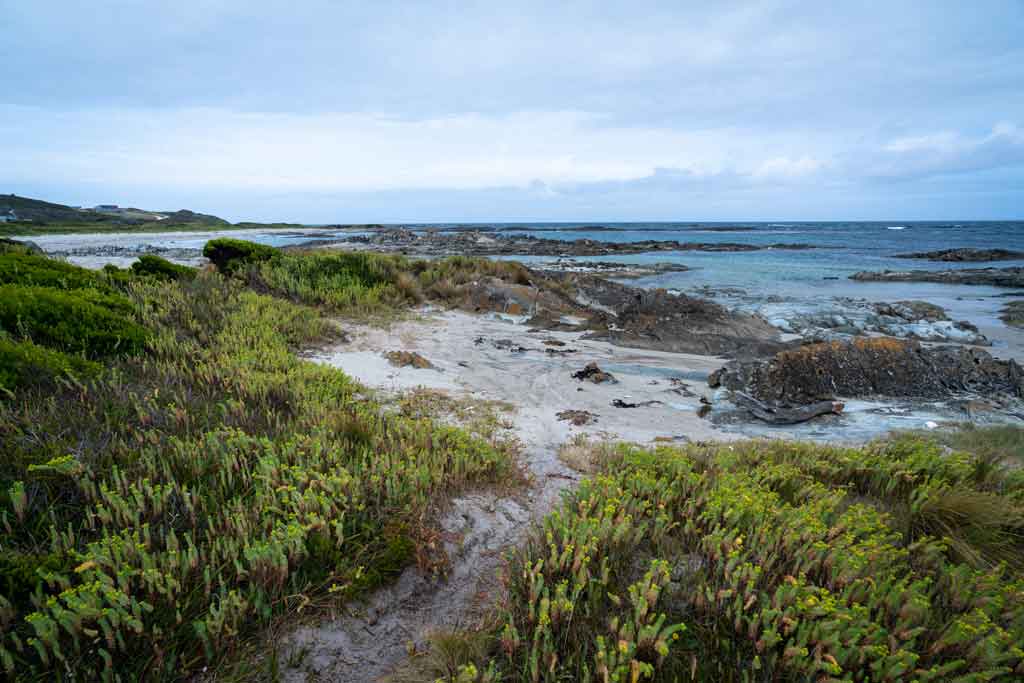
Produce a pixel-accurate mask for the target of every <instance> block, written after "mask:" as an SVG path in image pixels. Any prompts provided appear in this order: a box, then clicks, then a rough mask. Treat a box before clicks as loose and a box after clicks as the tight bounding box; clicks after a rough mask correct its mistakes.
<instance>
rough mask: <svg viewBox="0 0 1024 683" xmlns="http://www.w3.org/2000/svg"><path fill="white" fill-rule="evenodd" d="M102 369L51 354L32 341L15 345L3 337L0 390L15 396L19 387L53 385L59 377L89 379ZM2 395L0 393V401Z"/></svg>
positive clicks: (53, 352)
mask: <svg viewBox="0 0 1024 683" xmlns="http://www.w3.org/2000/svg"><path fill="white" fill-rule="evenodd" d="M98 371H99V365H97V364H96V363H93V362H90V361H87V360H85V359H83V358H80V357H78V356H72V355H69V354H66V353H61V352H59V351H52V350H50V349H47V348H44V347H42V346H38V345H36V344H33V343H32V342H30V341H15V340H14V339H11V338H10V337H9V336H7V335H0V389H2V390H7V391H8V392H12V391H14V390H15V389H17V388H20V387H27V386H31V385H35V384H42V383H46V382H51V381H53V380H54V379H56V378H57V377H76V378H86V377H89V376H92V375H95V374H97V372H98ZM2 398H3V392H0V399H2Z"/></svg>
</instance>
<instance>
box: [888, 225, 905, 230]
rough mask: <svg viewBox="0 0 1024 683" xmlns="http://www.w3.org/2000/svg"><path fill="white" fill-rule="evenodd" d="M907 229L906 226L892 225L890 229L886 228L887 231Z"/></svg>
mask: <svg viewBox="0 0 1024 683" xmlns="http://www.w3.org/2000/svg"><path fill="white" fill-rule="evenodd" d="M906 229H907V226H905V225H890V226H889V227H888V228H886V230H906Z"/></svg>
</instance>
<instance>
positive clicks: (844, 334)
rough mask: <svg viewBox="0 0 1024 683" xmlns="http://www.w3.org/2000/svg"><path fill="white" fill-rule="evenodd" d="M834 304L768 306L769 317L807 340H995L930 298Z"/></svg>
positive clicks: (978, 343)
mask: <svg viewBox="0 0 1024 683" xmlns="http://www.w3.org/2000/svg"><path fill="white" fill-rule="evenodd" d="M834 304H835V305H834V306H830V307H822V308H820V309H818V310H812V311H785V312H783V311H780V310H779V307H774V306H766V307H765V308H766V309H767V311H768V312H770V315H768V320H769V322H771V324H772V325H775V326H776V327H778V328H779V329H780V330H782V331H784V332H790V333H795V334H799V335H801V336H802V337H803V338H804V339H805V340H807V341H843V340H848V339H850V338H852V337H856V336H863V335H865V334H881V335H886V336H889V337H898V338H900V339H917V340H920V341H931V342H951V343H956V344H973V345H976V346H988V345H989V344H990V343H991V342H989V340H988V339H987V338H986V337H985V335H983V334H981V332H979V331H978V328H977V327H975V326H974V325H972V324H971V323H969V322H967V321H963V320H961V321H954V320H950V319H949V316H948V315H946V311H945V309H943V308H942V307H941V306H936V305H935V304H931V303H928V302H926V301H897V302H895V303H872V302H869V301H864V300H862V299H849V298H842V297H841V298H836V299H834Z"/></svg>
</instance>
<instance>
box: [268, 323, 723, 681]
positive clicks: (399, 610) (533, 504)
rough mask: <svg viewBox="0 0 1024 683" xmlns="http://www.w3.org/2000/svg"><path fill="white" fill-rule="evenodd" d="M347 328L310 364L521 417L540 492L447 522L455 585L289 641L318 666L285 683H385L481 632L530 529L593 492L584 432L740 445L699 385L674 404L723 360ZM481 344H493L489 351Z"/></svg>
mask: <svg viewBox="0 0 1024 683" xmlns="http://www.w3.org/2000/svg"><path fill="white" fill-rule="evenodd" d="M345 329H346V331H347V332H348V333H349V334H350V335H351V340H350V341H349V342H346V343H344V344H340V345H338V346H336V347H333V348H330V349H327V350H324V351H321V352H318V353H315V354H313V355H311V356H310V357H311V358H312V359H313V360H316V361H319V362H323V363H327V364H330V365H333V366H335V367H338V368H341V369H342V370H344V371H345V372H346V373H347V374H349V375H351V376H352V377H354V378H356V379H358V380H359V381H360V382H362V383H363V384H365V385H367V386H369V387H372V388H375V389H377V390H380V391H384V392H395V391H402V390H407V389H412V388H415V387H417V386H423V387H430V388H436V389H444V390H448V391H450V392H452V393H453V394H454V395H456V396H458V395H463V396H473V397H476V398H481V399H490V400H501V401H506V402H508V403H511V404H513V405H514V406H515V408H516V412H515V414H514V416H513V417H512V419H513V421H514V423H515V431H516V434H517V436H518V437H519V438H520V440H521V441H522V442H523V456H524V464H525V465H526V467H527V468H528V470H529V473H530V475H531V477H532V479H533V485H532V486H531V488H530V490H529V492H528V493H527V494H526V495H525V496H521V497H516V498H515V499H508V498H504V499H502V498H498V497H496V496H495V495H493V494H489V493H474V494H470V495H467V496H464V497H461V498H458V499H456V500H455V501H453V502H452V506H451V510H450V512H449V513H448V514H446V515H445V517H444V519H442V520H441V526H442V527H443V529H444V530H445V531H446V532H447V533H448V537H449V538H451V539H455V540H453V541H451V542H448V543H446V551H447V552H448V553H449V557H450V558H451V571H450V573H449V576H448V577H447V579H446V580H435V579H432V578H430V577H425V576H422V575H420V574H419V573H418V572H417V571H416V570H415V569H409V570H406V571H405V572H404V573H403V575H402V576H401V578H400V579H399V580H398V581H397V582H396V583H395V584H394V585H393V586H390V587H388V588H385V589H383V590H380V591H378V592H377V593H376V594H374V595H373V596H372V597H371V598H370V599H369V600H368V602H367V603H366V604H365V605H349V606H347V607H346V609H345V610H344V612H343V613H340V614H338V615H336V616H334V617H333V618H330V619H328V620H326V621H324V622H322V623H319V624H315V625H309V626H305V627H301V628H298V629H296V630H294V631H292V632H291V633H289V634H287V635H286V636H284V637H283V638H282V640H281V643H282V647H283V648H284V649H285V651H286V652H287V653H290V654H292V655H294V654H295V653H297V652H302V653H304V656H303V657H301V658H300V660H301V661H300V662H299V663H298V665H297V666H294V667H293V668H286V670H285V671H283V674H284V678H285V680H289V681H303V680H307V679H308V677H309V676H310V675H312V676H314V677H315V678H316V680H337V681H374V680H378V679H379V678H380V677H382V676H384V675H385V674H387V673H388V672H389V671H391V670H392V668H393V667H395V666H396V665H398V664H399V663H400V662H402V661H403V660H404V659H405V657H406V653H407V648H408V645H409V643H415V644H416V646H417V647H419V648H422V647H424V645H425V643H426V641H427V639H428V637H429V635H430V634H431V633H433V632H435V631H437V630H440V629H444V628H456V627H458V626H460V625H468V624H469V623H470V622H471V620H472V619H473V618H474V615H475V614H476V608H477V607H479V606H480V604H481V603H482V604H487V603H489V602H490V601H491V600H492V599H493V598H494V597H496V596H493V595H491V594H492V593H493V591H494V590H495V589H496V581H495V574H496V572H497V570H498V568H499V567H500V565H501V557H502V553H503V552H504V551H507V550H509V549H511V548H513V547H515V546H516V545H517V544H519V543H520V542H521V541H522V540H523V537H524V534H525V533H526V532H527V530H528V529H529V528H530V523H531V522H533V521H536V520H537V519H539V518H540V517H541V516H542V515H544V514H546V513H547V512H548V511H550V510H551V508H552V507H553V505H554V504H555V503H556V502H557V501H558V498H559V495H560V493H561V492H562V491H563V490H565V488H566V487H568V486H570V485H572V484H574V483H575V482H576V481H577V480H578V479H579V475H578V474H577V473H575V472H573V471H572V470H570V469H569V468H567V467H566V466H565V465H564V464H562V463H561V462H560V461H559V459H558V456H557V452H558V447H559V446H560V445H561V444H563V443H564V442H565V441H566V440H567V439H569V438H570V437H571V436H572V435H573V434H575V433H578V432H581V431H582V432H587V433H588V434H593V435H594V436H608V437H610V438H619V439H623V440H627V441H633V442H646V441H650V440H651V439H653V438H654V437H656V436H672V437H685V438H688V439H693V440H707V439H728V438H735V436H734V435H729V434H726V433H724V432H721V431H719V430H716V429H715V428H714V427H713V426H712V425H711V424H710V423H709V422H707V421H705V420H702V419H701V418H698V417H697V414H696V409H697V407H698V405H699V396H700V394H701V392H702V391H703V390H706V389H707V384H706V382H704V381H703V380H702V379H693V380H687V382H688V383H689V384H690V385H691V387H692V390H693V391H694V393H695V394H696V395H695V396H693V397H683V396H679V395H677V394H675V393H672V392H671V391H669V390H670V389H671V388H672V385H671V384H670V383H669V381H668V378H669V377H678V376H689V377H695V378H703V377H706V375H707V373H708V372H710V371H712V370H714V369H716V368H718V367H719V366H720V365H721V363H722V361H721V360H720V359H716V358H710V357H702V356H689V355H681V354H672V353H660V352H656V351H641V350H634V349H622V348H618V347H614V346H611V345H610V344H608V343H606V342H597V341H581V340H580V337H581V336H582V334H581V333H566V332H560V333H559V332H556V333H548V332H540V333H529V332H528V331H527V330H528V328H527V327H526V326H524V325H521V324H513V323H511V322H507V321H502V320H500V319H497V318H495V317H487V316H475V315H469V314H466V313H458V312H447V313H434V314H432V315H430V316H429V317H428V318H426V319H423V320H415V321H408V322H402V323H398V324H396V325H394V326H392V327H391V328H390V329H388V330H381V329H376V328H371V327H355V328H353V327H352V326H351V325H345ZM478 337H484V338H485V341H483V342H482V343H479V344H477V343H475V342H474V340H475V339H477V338H478ZM497 339H509V340H512V342H513V344H518V345H521V346H524V347H527V348H528V349H530V350H528V351H525V352H522V353H514V352H510V351H509V350H507V349H496V348H495V347H494V346H493V344H492V343H491V341H492V340H497ZM544 339H557V340H560V341H564V342H565V343H566V346H564V347H548V346H545V345H543V344H542V343H541V342H542V341H543V340H544ZM547 348H561V349H570V348H571V349H578V352H577V353H573V354H568V355H566V356H553V355H550V354H548V353H546V352H545V349H547ZM392 350H401V351H415V352H417V353H420V354H421V355H423V356H424V357H425V358H427V360H429V361H430V362H431V363H433V364H434V365H435V366H436V367H437V369H434V370H431V369H416V368H411V367H405V368H396V367H393V366H392V365H390V364H389V363H388V361H387V360H386V359H385V358H384V357H383V355H382V352H384V351H392ZM590 361H597V362H598V364H599V365H600V366H601V367H602V368H604V369H605V370H608V371H610V372H612V373H613V374H614V375H615V376H616V377H617V378H618V380H619V381H618V383H616V384H601V385H595V384H593V383H590V382H581V381H579V380H576V379H573V378H572V377H571V373H572V372H574V371H576V370H579V369H580V368H582V367H583V366H584V365H585V364H586V363H588V362H590ZM460 363H463V364H464V365H460ZM616 398H619V399H623V400H626V401H630V402H641V401H647V400H658V401H663V402H664V404H663V405H654V406H650V407H640V408H614V407H612V405H611V402H612V400H613V399H616ZM566 409H576V410H588V411H590V412H592V413H597V414H598V416H599V417H598V420H597V423H596V424H590V425H586V426H582V427H574V426H571V425H570V424H569V423H568V422H565V421H560V420H558V419H557V417H556V413H558V412H559V411H562V410H566ZM287 660H289V657H288V656H286V657H282V661H287Z"/></svg>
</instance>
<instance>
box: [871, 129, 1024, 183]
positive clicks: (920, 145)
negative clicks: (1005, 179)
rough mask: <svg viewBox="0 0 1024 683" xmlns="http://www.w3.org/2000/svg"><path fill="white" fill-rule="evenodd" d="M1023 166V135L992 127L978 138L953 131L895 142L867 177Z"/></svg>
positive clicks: (886, 147) (880, 155) (882, 152)
mask: <svg viewBox="0 0 1024 683" xmlns="http://www.w3.org/2000/svg"><path fill="white" fill-rule="evenodd" d="M1022 164H1024V131H1022V130H1021V129H1020V128H1018V127H1017V126H1016V124H1014V123H1009V122H1002V123H998V124H996V125H995V126H994V127H993V128H992V129H991V131H989V132H988V133H986V134H984V135H980V136H969V135H964V134H962V133H959V132H956V131H942V132H938V133H930V134H926V135H915V136H908V137H901V138H896V139H894V140H891V141H889V142H888V143H886V144H885V145H883V147H882V148H881V149H880V150H879V151H878V153H877V154H876V155H875V157H874V158H873V159H872V160H871V165H870V167H869V168H868V170H867V174H868V175H870V176H873V177H875V178H881V179H897V178H903V179H906V178H924V177H929V176H935V175H944V174H955V173H969V172H972V171H986V170H990V169H998V168H1003V167H1013V166H1019V165H1022Z"/></svg>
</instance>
